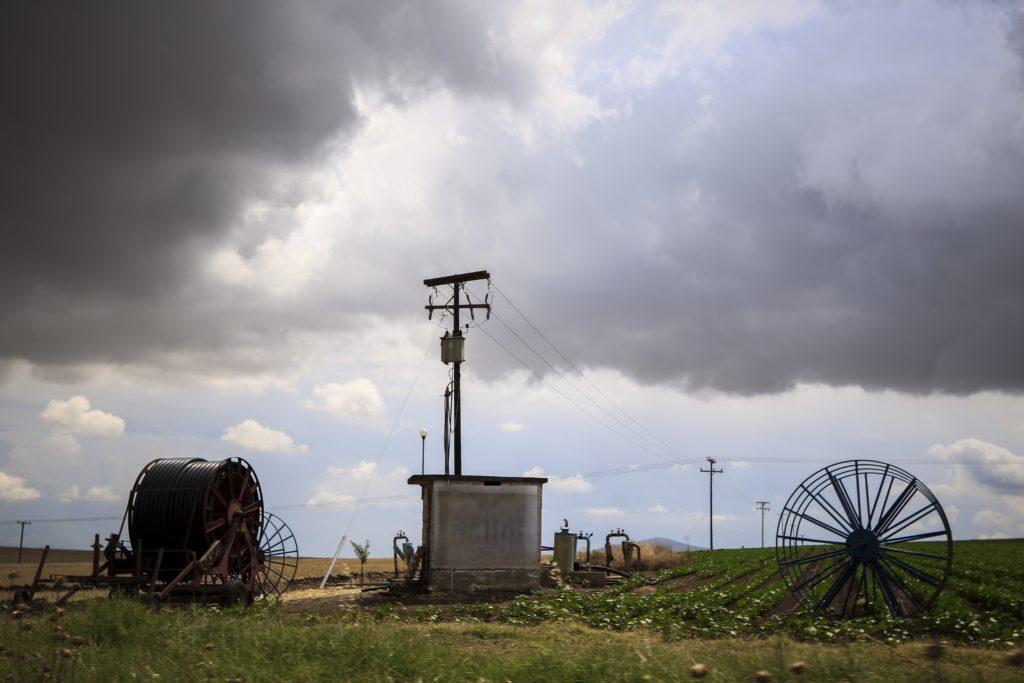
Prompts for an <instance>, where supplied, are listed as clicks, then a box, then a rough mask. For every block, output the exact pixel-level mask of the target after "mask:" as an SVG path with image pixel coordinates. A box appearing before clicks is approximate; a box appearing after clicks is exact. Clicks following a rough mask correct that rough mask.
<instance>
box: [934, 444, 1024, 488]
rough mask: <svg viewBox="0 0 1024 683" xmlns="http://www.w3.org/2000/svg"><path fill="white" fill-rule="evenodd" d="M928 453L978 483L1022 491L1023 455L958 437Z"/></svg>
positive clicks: (935, 446) (936, 445) (1023, 475)
mask: <svg viewBox="0 0 1024 683" xmlns="http://www.w3.org/2000/svg"><path fill="white" fill-rule="evenodd" d="M928 453H930V454H931V455H934V456H936V457H937V458H939V459H941V460H944V461H946V462H953V463H956V464H957V465H958V466H960V467H963V468H965V469H966V470H967V471H968V472H970V473H971V476H973V477H974V479H975V480H977V481H978V482H979V483H981V484H984V485H985V486H988V487H990V488H992V489H995V490H997V491H1000V492H1003V493H1010V494H1019V493H1020V492H1021V491H1024V456H1022V455H1019V454H1017V453H1014V452H1013V451H1011V450H1009V449H1008V448H1004V447H1002V446H997V445H996V444H993V443H989V442H988V441H983V440H981V439H975V438H968V439H960V440H959V441H956V442H954V443H952V444H950V445H948V446H944V445H942V444H935V445H933V446H932V447H931V448H929V449H928Z"/></svg>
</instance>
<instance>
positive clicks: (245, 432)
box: [220, 420, 309, 453]
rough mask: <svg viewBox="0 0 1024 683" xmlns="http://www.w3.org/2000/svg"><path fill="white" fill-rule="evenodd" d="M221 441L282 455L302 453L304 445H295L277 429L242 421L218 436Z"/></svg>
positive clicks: (250, 421) (254, 422)
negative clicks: (276, 452)
mask: <svg viewBox="0 0 1024 683" xmlns="http://www.w3.org/2000/svg"><path fill="white" fill-rule="evenodd" d="M220 438H221V440H222V441H227V442H229V443H233V444H237V445H239V446H241V447H242V448H248V449H250V450H253V451H278V452H282V453H292V452H296V451H299V452H304V451H307V450H309V447H308V446H306V445H305V444H296V443H295V441H293V440H292V437H290V436H288V435H287V434H285V433H284V432H282V431H280V430H278V429H271V428H270V427H264V426H263V425H261V424H260V423H259V422H257V421H256V420H243V421H242V422H240V423H238V424H237V425H235V426H234V427H228V428H227V429H225V430H224V433H223V434H221V436H220Z"/></svg>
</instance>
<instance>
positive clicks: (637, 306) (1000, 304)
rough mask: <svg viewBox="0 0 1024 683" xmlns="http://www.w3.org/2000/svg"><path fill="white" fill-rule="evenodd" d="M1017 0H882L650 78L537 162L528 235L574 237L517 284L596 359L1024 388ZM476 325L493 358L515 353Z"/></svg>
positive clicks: (932, 385)
mask: <svg viewBox="0 0 1024 683" xmlns="http://www.w3.org/2000/svg"><path fill="white" fill-rule="evenodd" d="M922 12H925V16H927V17H928V26H929V31H928V32H927V33H926V34H921V33H920V32H918V31H917V30H916V27H918V26H919V25H920V24H919V21H920V17H921V13H922ZM1011 16H1012V15H1007V14H1006V13H1005V10H1004V8H1003V7H1001V6H986V5H977V4H975V5H970V4H968V5H937V6H936V5H932V4H929V3H908V4H906V5H899V6H896V7H891V6H886V7H881V6H871V7H870V8H867V6H865V9H864V10H857V11H852V12H849V13H843V14H842V15H827V16H824V17H821V16H819V17H816V18H814V19H813V20H811V21H809V22H808V24H807V25H805V26H802V27H801V29H800V30H798V31H791V32H789V33H787V34H786V35H785V41H784V45H785V47H784V48H782V47H780V43H779V40H778V38H777V36H775V35H772V34H768V35H760V36H759V35H753V36H750V37H748V38H746V39H745V40H744V41H743V43H742V45H740V46H736V47H735V49H733V50H730V51H729V56H730V61H729V63H728V68H727V69H725V70H723V73H711V74H708V73H706V72H705V73H700V74H699V75H698V76H696V77H692V78H691V77H688V76H689V75H688V74H687V75H685V76H681V77H677V78H673V79H671V80H670V81H668V82H667V83H665V84H663V85H662V86H660V87H657V88H654V89H650V90H647V91H642V92H640V93H638V94H635V95H634V97H633V99H632V100H631V102H630V117H629V121H628V123H621V124H620V123H619V122H616V123H615V124H613V125H609V126H607V127H606V128H603V129H602V130H600V131H599V132H597V133H596V134H594V135H592V136H588V137H586V138H584V139H583V140H579V141H577V149H578V153H579V156H580V157H582V158H583V159H584V160H585V162H586V165H585V167H584V168H583V169H582V170H581V169H579V168H577V167H576V165H574V164H572V163H570V160H567V159H566V160H563V162H562V163H561V164H558V165H554V164H549V165H548V167H547V168H543V169H540V168H537V167H532V166H531V167H529V168H528V173H526V174H525V177H524V179H523V182H522V183H521V185H519V186H517V187H516V188H514V189H513V190H512V192H522V193H523V194H524V195H527V196H528V197H529V198H528V199H523V200H521V201H522V203H524V204H527V205H535V204H540V205H541V206H542V207H543V208H542V209H540V210H537V211H535V213H536V214H539V215H542V216H544V221H543V223H544V224H543V225H542V226H537V227H536V229H534V231H533V232H532V233H531V234H530V235H529V236H520V238H519V240H517V241H518V242H522V243H526V244H529V245H531V246H534V245H541V244H543V245H545V246H546V247H548V248H550V250H551V254H550V255H549V256H548V257H547V259H545V260H544V261H540V262H539V261H538V259H537V257H536V256H531V255H530V254H528V253H525V252H519V253H518V254H516V257H517V258H515V259H509V262H508V263H507V264H506V266H505V267H506V270H505V272H504V275H505V276H506V277H505V279H506V281H508V282H511V283H514V287H515V288H514V289H513V284H507V285H506V286H505V287H506V289H507V290H509V291H510V294H513V295H514V296H515V298H516V299H518V302H517V303H518V304H519V305H520V306H526V307H529V309H530V310H532V311H534V315H535V316H536V317H537V322H538V323H539V324H540V325H541V327H542V329H545V330H547V331H548V333H549V334H550V335H552V336H553V337H555V338H556V339H557V340H559V343H560V344H561V345H562V346H563V348H564V349H565V350H566V351H567V352H568V354H569V355H570V357H572V358H575V359H576V360H577V362H583V363H585V364H586V365H589V366H592V367H609V368H615V369H619V370H622V371H623V372H625V373H626V374H627V375H630V376H632V377H634V378H636V379H638V380H640V381H641V382H644V383H651V384H670V385H674V386H677V387H680V388H685V389H687V390H693V389H712V390H721V391H725V392H732V393H739V394H756V393H763V392H776V391H782V390H785V389H788V388H790V387H792V386H793V385H794V384H796V383H801V382H806V383H819V382H820V383H825V384H829V385H837V386H842V385H859V386H863V387H867V388H871V389H896V390H899V391H907V392H913V393H930V392H949V393H955V394H967V393H972V392H976V391H982V390H1006V391H1010V392H1020V391H1022V390H1024V354H1022V353H1021V349H1022V348H1024V260H1022V259H1024V135H1022V127H1021V126H1022V123H1024V95H1022V88H1021V81H1020V80H1019V79H1017V78H1016V73H1017V70H1018V68H1019V67H1020V62H1019V61H1017V60H1015V59H1014V58H1013V55H1011V54H1009V53H1007V51H1006V41H1005V39H1006V27H1007V26H1010V25H1012V24H1011ZM1012 21H1015V22H1017V23H1016V29H1014V31H1015V32H1014V31H1011V33H1010V36H1011V40H1012V41H1015V44H1019V41H1020V33H1019V31H1020V23H1019V22H1020V15H1019V14H1018V15H1016V17H1015V18H1013V19H1012ZM953 43H959V44H970V45H971V46H972V47H971V49H965V50H962V51H957V52H956V54H955V55H954V54H951V53H949V52H948V51H947V50H946V49H945V47H944V46H946V45H949V44H953ZM712 71H713V70H712ZM939 74H941V76H939ZM527 178H528V179H527ZM537 188H551V189H550V191H547V190H538V189H537ZM556 192H557V196H553V195H554V193H556ZM493 271H495V272H501V269H499V267H498V266H494V267H493ZM502 303H503V302H502V301H501V300H500V299H499V300H498V305H499V307H500V306H501V305H502ZM497 310H504V312H503V313H501V315H503V316H504V317H505V318H506V319H507V320H510V321H514V320H515V319H516V317H515V313H514V312H512V311H510V310H508V307H507V305H506V306H505V307H504V309H501V308H499V309H497ZM520 325H522V323H521V322H520ZM492 330H494V331H495V333H496V334H498V335H500V336H503V337H504V338H505V339H506V340H507V342H508V343H510V344H512V345H513V346H514V347H515V346H516V345H517V343H516V341H515V340H514V339H511V338H510V336H509V335H508V334H507V333H505V331H504V330H503V329H502V328H501V327H500V326H497V327H496V328H494V327H492ZM527 331H528V329H527ZM477 336H478V337H481V336H482V335H477ZM535 341H536V344H537V345H538V347H539V348H543V347H544V343H543V341H541V340H540V339H536V338H535ZM475 343H477V344H479V346H477V347H476V350H475V351H474V352H475V353H477V354H480V353H483V354H486V361H487V362H481V363H479V364H477V365H475V367H477V368H478V369H479V371H486V368H487V367H494V366H495V365H497V364H498V363H501V364H502V365H501V366H502V367H507V366H506V365H505V363H508V361H507V359H505V360H504V362H503V359H502V355H503V354H502V352H501V351H500V350H495V349H493V348H489V344H488V342H487V340H485V339H482V338H481V339H480V341H479V342H475ZM519 353H520V354H522V356H523V358H526V359H530V360H531V362H533V363H534V364H535V365H537V366H538V367H539V368H543V365H542V364H541V363H540V362H538V361H536V359H531V356H530V354H529V353H528V352H527V351H525V350H521V351H520V352H519ZM556 360H557V358H556ZM513 365H514V364H513Z"/></svg>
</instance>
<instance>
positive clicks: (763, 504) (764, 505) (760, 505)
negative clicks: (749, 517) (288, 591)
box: [757, 500, 769, 548]
mask: <svg viewBox="0 0 1024 683" xmlns="http://www.w3.org/2000/svg"><path fill="white" fill-rule="evenodd" d="M757 509H758V510H760V512H761V547H762V548H763V547H764V513H765V512H767V511H768V510H769V507H768V501H767V500H759V501H757Z"/></svg>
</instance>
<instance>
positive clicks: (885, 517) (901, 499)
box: [875, 479, 917, 536]
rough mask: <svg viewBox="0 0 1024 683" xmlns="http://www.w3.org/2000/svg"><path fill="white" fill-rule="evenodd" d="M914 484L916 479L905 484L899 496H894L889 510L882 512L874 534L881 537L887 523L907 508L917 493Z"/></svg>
mask: <svg viewBox="0 0 1024 683" xmlns="http://www.w3.org/2000/svg"><path fill="white" fill-rule="evenodd" d="M916 483H917V479H914V480H912V481H911V482H910V483H909V484H907V487H906V488H905V489H903V490H902V491H900V495H898V496H896V500H894V501H893V502H892V505H891V506H890V507H889V509H888V510H886V511H884V512H883V513H882V516H881V517H880V518H879V520H878V526H877V527H876V528H875V533H877V534H878V535H879V536H881V535H882V533H884V532H885V528H886V527H887V526H888V525H889V522H890V521H892V520H893V519H894V518H895V517H896V516H897V515H899V514H900V512H901V511H902V510H903V508H905V507H906V506H907V503H909V502H910V499H911V498H912V497H913V495H914V493H915V492H916V491H917V486H915V484H916Z"/></svg>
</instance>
